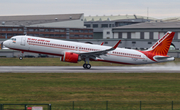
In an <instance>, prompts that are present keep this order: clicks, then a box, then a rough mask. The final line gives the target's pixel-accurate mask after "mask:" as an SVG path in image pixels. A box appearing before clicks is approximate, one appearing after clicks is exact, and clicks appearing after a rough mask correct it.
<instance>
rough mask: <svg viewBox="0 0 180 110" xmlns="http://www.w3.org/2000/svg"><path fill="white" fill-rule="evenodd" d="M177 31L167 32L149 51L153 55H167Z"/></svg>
mask: <svg viewBox="0 0 180 110" xmlns="http://www.w3.org/2000/svg"><path fill="white" fill-rule="evenodd" d="M174 34H175V32H167V33H166V34H165V35H164V36H163V37H162V38H161V39H159V40H158V41H157V42H156V43H155V44H154V45H153V46H152V47H151V48H149V49H148V50H147V51H148V52H150V53H152V54H153V55H162V56H166V55H167V53H168V50H169V47H170V45H171V42H172V40H173V37H174Z"/></svg>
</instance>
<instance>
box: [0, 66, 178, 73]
mask: <svg viewBox="0 0 180 110" xmlns="http://www.w3.org/2000/svg"><path fill="white" fill-rule="evenodd" d="M0 73H180V66H178V65H170V66H169V65H166V66H159V65H154V66H92V67H91V69H84V68H83V67H82V66H0Z"/></svg>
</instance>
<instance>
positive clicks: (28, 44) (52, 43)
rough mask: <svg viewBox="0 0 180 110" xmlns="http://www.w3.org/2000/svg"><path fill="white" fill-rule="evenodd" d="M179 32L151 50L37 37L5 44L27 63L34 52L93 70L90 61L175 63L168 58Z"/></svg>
mask: <svg viewBox="0 0 180 110" xmlns="http://www.w3.org/2000/svg"><path fill="white" fill-rule="evenodd" d="M174 34H175V32H167V33H166V34H165V35H164V36H162V37H161V38H160V39H159V40H158V41H157V42H156V43H155V44H154V45H153V46H152V47H150V48H149V49H148V50H145V51H140V50H133V49H125V48H118V45H119V43H120V42H121V40H119V41H118V42H117V43H116V44H115V45H114V46H113V47H110V46H104V45H103V43H102V44H101V45H95V44H86V43H79V42H72V41H63V40H55V39H48V38H42V37H33V36H27V35H18V36H14V37H12V38H11V39H9V40H6V41H4V42H3V45H4V46H6V47H8V48H10V49H13V50H18V51H21V52H22V55H21V56H20V57H19V59H20V60H22V59H23V53H24V52H33V53H41V54H49V55H57V56H60V60H61V61H64V62H71V63H77V62H78V61H81V60H84V62H85V63H84V64H83V67H84V68H85V69H90V68H91V65H90V64H89V61H103V62H111V63H119V64H149V63H158V62H165V61H173V60H174V57H171V56H168V55H167V53H168V50H169V47H170V45H171V42H172V40H173V37H174Z"/></svg>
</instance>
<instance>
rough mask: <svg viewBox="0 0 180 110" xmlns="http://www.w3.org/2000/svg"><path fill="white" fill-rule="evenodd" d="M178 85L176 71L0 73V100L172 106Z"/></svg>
mask: <svg viewBox="0 0 180 110" xmlns="http://www.w3.org/2000/svg"><path fill="white" fill-rule="evenodd" d="M179 86H180V74H178V73H173V74H172V73H156V74H153V73H146V74H145V73H132V74H131V73H61V74H58V73H46V74H45V73H41V74H35V73H26V74H23V73H8V74H7V73H6V74H3V73H2V74H0V103H51V104H53V105H54V107H57V106H60V104H61V105H64V106H67V107H69V106H70V107H72V102H71V101H76V102H75V104H76V107H77V106H78V107H85V106H86V107H90V108H92V106H96V108H98V107H99V108H102V107H106V102H105V101H110V102H109V107H115V106H119V103H120V102H122V103H124V105H127V104H128V103H129V101H130V104H131V106H132V105H133V104H134V103H135V106H137V107H139V101H144V102H143V104H146V105H148V104H149V103H153V102H154V101H155V102H157V101H159V102H160V103H161V101H163V103H162V106H165V105H167V104H169V105H168V107H169V106H170V107H171V101H172V100H173V101H175V102H176V101H177V102H178V101H179V99H180V93H179V91H180V88H179ZM93 101H96V102H93ZM164 101H165V102H164ZM166 101H168V103H167V102H166ZM126 102H128V103H126ZM147 102H148V103H147ZM91 104H92V105H91ZM96 104H98V105H96ZM113 104H114V106H113ZM143 104H142V106H143ZM121 105H122V104H121ZM155 105H157V104H155ZM127 106H130V105H127ZM125 108H127V107H125ZM64 110H65V109H64ZM67 110H69V109H67ZM87 110H90V109H87Z"/></svg>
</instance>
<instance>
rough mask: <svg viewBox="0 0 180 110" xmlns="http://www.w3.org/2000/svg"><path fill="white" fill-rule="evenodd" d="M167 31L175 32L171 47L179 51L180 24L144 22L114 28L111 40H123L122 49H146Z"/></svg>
mask: <svg viewBox="0 0 180 110" xmlns="http://www.w3.org/2000/svg"><path fill="white" fill-rule="evenodd" d="M167 31H173V32H175V36H174V39H173V42H172V45H173V46H174V47H175V49H176V50H179V49H180V44H179V41H180V22H146V23H138V24H133V25H127V26H121V27H114V28H113V29H112V32H113V39H122V40H124V47H126V48H137V49H147V48H149V47H150V46H152V44H153V43H155V42H156V41H157V40H158V39H159V38H160V37H162V36H163V35H164V34H165V33H166V32H167Z"/></svg>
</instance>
